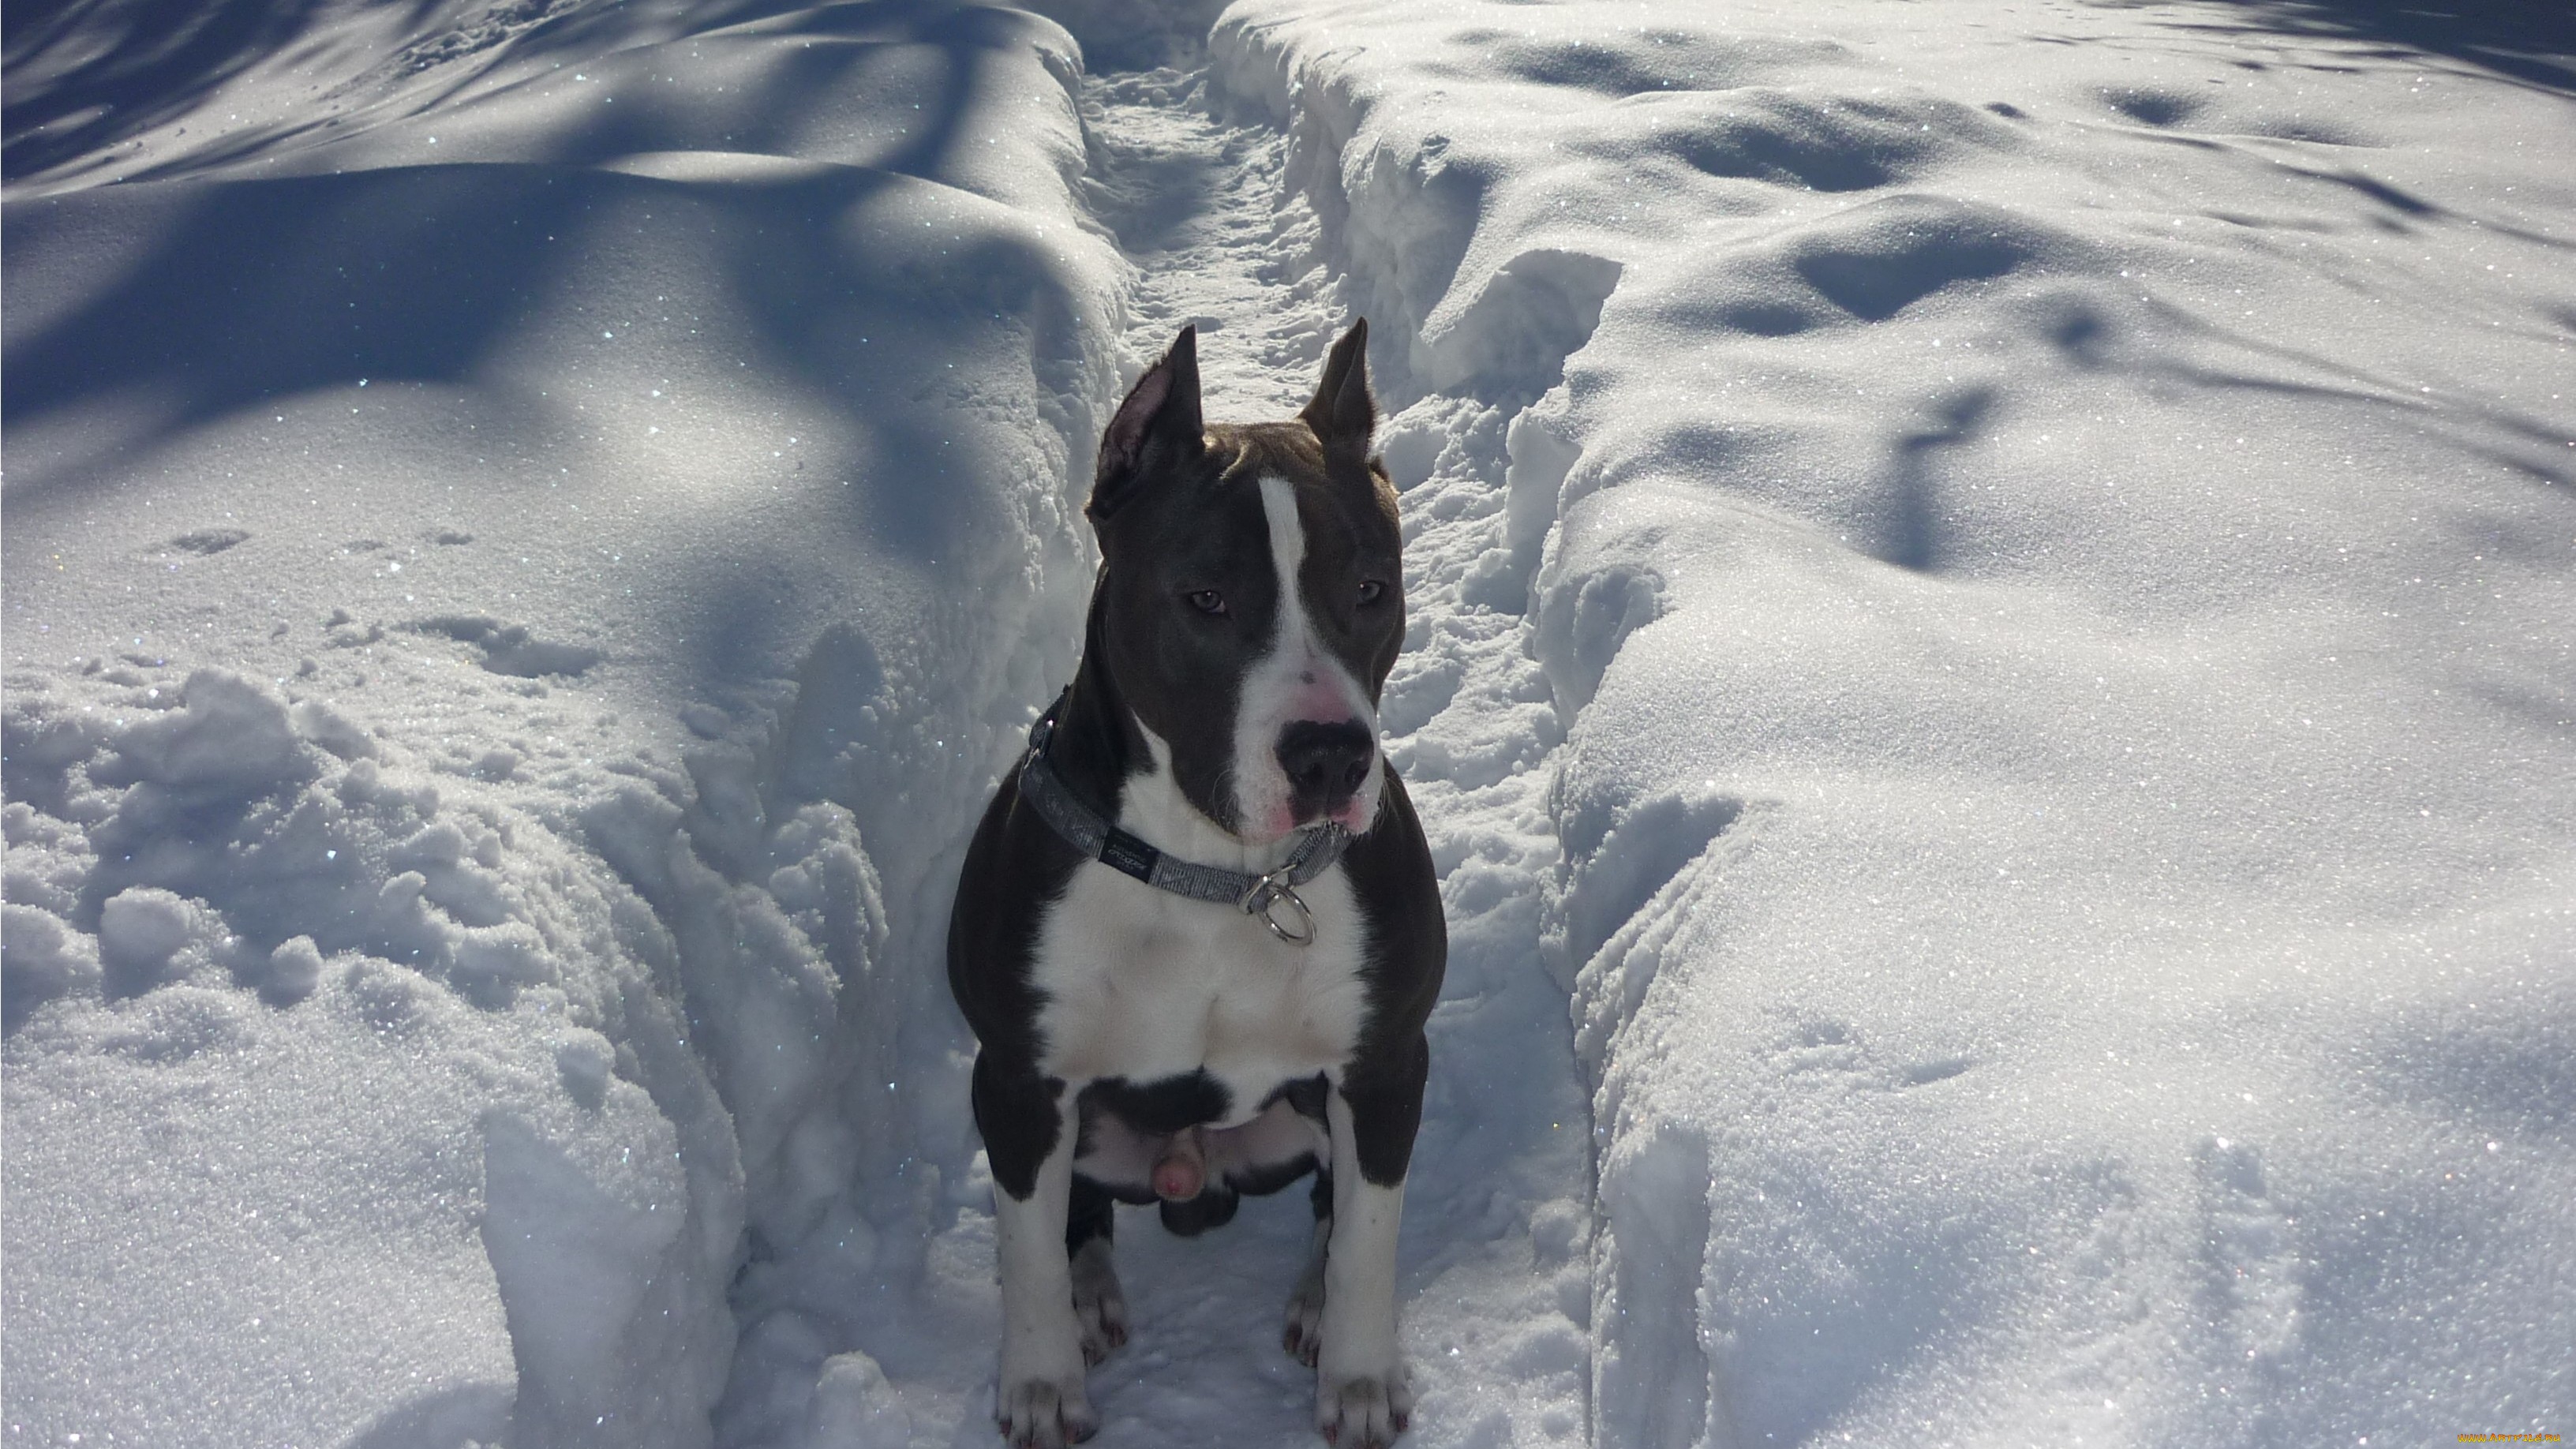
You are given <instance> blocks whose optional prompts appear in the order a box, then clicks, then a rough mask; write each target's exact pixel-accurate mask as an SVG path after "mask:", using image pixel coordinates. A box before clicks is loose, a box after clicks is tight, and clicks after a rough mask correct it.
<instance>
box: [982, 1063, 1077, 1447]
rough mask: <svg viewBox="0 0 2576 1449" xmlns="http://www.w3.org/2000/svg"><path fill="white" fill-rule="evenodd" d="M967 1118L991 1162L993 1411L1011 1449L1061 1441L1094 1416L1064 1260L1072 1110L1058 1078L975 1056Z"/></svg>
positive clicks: (1073, 1126)
mask: <svg viewBox="0 0 2576 1449" xmlns="http://www.w3.org/2000/svg"><path fill="white" fill-rule="evenodd" d="M975 1125H976V1126H977V1127H978V1128H980V1129H981V1130H982V1132H983V1134H984V1151H985V1156H986V1159H987V1160H988V1161H989V1162H990V1163H991V1164H992V1169H993V1227H994V1238H995V1243H996V1247H997V1256H998V1257H999V1258H1000V1260H1001V1270H1002V1371H1001V1378H1000V1379H999V1380H998V1381H997V1383H996V1386H995V1389H994V1402H993V1417H994V1418H995V1419H996V1420H998V1421H999V1422H1000V1424H1001V1428H1002V1437H1003V1438H1005V1439H1007V1440H1009V1441H1010V1443H1011V1444H1012V1445H1013V1446H1015V1449H1061V1446H1063V1445H1066V1444H1079V1443H1081V1442H1082V1441H1083V1440H1085V1439H1088V1438H1090V1437H1091V1436H1092V1433H1093V1432H1094V1431H1095V1430H1097V1429H1098V1428H1099V1427H1100V1421H1099V1419H1098V1418H1097V1417H1095V1416H1094V1415H1093V1414H1092V1412H1091V1398H1090V1395H1089V1394H1088V1393H1086V1392H1085V1391H1084V1387H1083V1363H1082V1325H1081V1323H1080V1321H1079V1320H1077V1319H1076V1318H1075V1317H1074V1312H1073V1278H1072V1274H1071V1272H1070V1270H1069V1268H1068V1265H1067V1263H1066V1260H1065V1249H1064V1228H1065V1211H1066V1207H1067V1204H1068V1202H1069V1201H1070V1199H1071V1197H1072V1191H1073V1154H1074V1143H1075V1138H1076V1135H1077V1133H1078V1132H1079V1130H1080V1125H1081V1124H1080V1119H1079V1117H1078V1115H1077V1109H1076V1107H1075V1105H1074V1094H1073V1093H1072V1092H1071V1091H1069V1090H1067V1089H1066V1086H1065V1084H1064V1083H1063V1082H1060V1081H1052V1080H1048V1079H1045V1078H1041V1077H1039V1076H1038V1075H1037V1074H1036V1073H1035V1072H1034V1071H1027V1072H1009V1071H1006V1070H1004V1069H1001V1068H999V1067H998V1066H997V1065H995V1064H994V1061H993V1057H992V1054H991V1053H989V1052H987V1053H985V1054H983V1055H981V1056H978V1057H977V1058H976V1059H975Z"/></svg>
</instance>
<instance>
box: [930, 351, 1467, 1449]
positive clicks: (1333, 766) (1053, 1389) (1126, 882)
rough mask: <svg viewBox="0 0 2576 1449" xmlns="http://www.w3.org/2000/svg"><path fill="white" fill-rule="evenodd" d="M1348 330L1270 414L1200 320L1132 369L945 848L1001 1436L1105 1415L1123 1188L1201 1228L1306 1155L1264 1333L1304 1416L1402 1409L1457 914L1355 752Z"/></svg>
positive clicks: (1170, 1222) (1358, 641) (1354, 463)
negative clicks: (1407, 1188) (1245, 398)
mask: <svg viewBox="0 0 2576 1449" xmlns="http://www.w3.org/2000/svg"><path fill="white" fill-rule="evenodd" d="M1367 339H1368V326H1367V323H1365V322H1361V323H1359V324H1358V325H1355V326H1354V327H1352V328H1351V330H1350V332H1349V333H1348V334H1347V335H1345V336H1344V337H1343V338H1342V339H1341V341H1340V342H1339V343H1338V344H1337V345H1335V347H1334V348H1333V351H1332V355H1331V357H1330V358H1329V359H1328V360H1327V361H1326V363H1325V365H1324V377H1323V382H1322V385H1321V386H1319V387H1318V388H1317V389H1316V391H1315V398H1314V401H1312V402H1310V403H1308V404H1307V405H1306V409H1305V411H1304V412H1303V413H1301V414H1299V415H1298V417H1297V418H1296V419H1295V420H1293V421H1290V422H1284V423H1258V424H1248V425H1229V424H1217V425H1213V426H1211V425H1208V424H1205V423H1203V422H1202V421H1201V419H1200V416H1199V372H1198V341H1197V335H1196V332H1195V330H1194V329H1193V330H1184V331H1183V332H1182V333H1181V335H1180V337H1179V339H1178V340H1177V341H1175V342H1174V343H1173V344H1172V347H1171V350H1170V351H1169V352H1167V353H1165V354H1164V355H1163V358H1162V360H1161V361H1160V362H1157V363H1156V364H1155V365H1154V366H1153V367H1152V368H1151V369H1150V370H1148V371H1147V372H1146V373H1145V375H1144V376H1143V377H1142V378H1141V379H1139V380H1138V381H1137V383H1136V387H1135V390H1134V391H1132V392H1131V393H1129V394H1128V397H1127V400H1126V402H1125V403H1124V404H1122V405H1121V406H1120V407H1119V409H1118V414H1117V416H1116V417H1115V418H1113V419H1111V421H1110V424H1109V427H1108V430H1107V432H1106V433H1104V434H1103V436H1102V437H1101V440H1100V464H1099V471H1098V473H1097V475H1096V476H1095V480H1094V482H1093V484H1092V491H1091V502H1090V505H1089V507H1088V508H1087V510H1086V511H1087V512H1088V514H1089V515H1090V518H1091V521H1092V525H1093V527H1094V528H1095V529H1096V530H1097V531H1098V533H1099V536H1100V552H1101V565H1100V575H1099V578H1098V580H1097V582H1096V583H1095V584H1094V587H1093V591H1092V597H1091V613H1090V619H1089V623H1088V624H1087V626H1086V629H1085V633H1084V636H1083V652H1082V662H1081V664H1080V666H1079V667H1078V668H1077V669H1076V670H1075V672H1074V678H1073V684H1072V685H1071V687H1069V688H1068V689H1066V690H1065V692H1064V694H1063V696H1062V697H1061V698H1059V699H1058V700H1057V701H1056V703H1055V706H1054V708H1053V709H1051V710H1049V711H1048V713H1047V716H1046V718H1045V719H1043V720H1041V721H1040V722H1039V724H1038V726H1037V728H1036V729H1035V730H1033V731H1032V732H1031V736H1030V744H1029V752H1028V754H1027V755H1026V756H1024V757H1023V759H1022V762H1021V766H1020V768H1019V770H1018V771H1016V772H1015V773H1014V774H1013V776H1012V777H1011V778H1009V779H1006V780H1004V781H1003V782H1002V786H1001V789H1000V790H999V791H997V792H996V793H995V795H994V797H993V803H992V806H991V807H990V808H989V809H988V810H986V811H985V813H984V820H983V824H982V825H981V827H979V828H978V829H977V831H976V832H975V840H974V843H973V845H972V846H970V847H969V849H968V851H967V855H966V867H965V874H964V877H963V879H962V880H961V881H960V882H959V884H958V889H957V905H956V912H955V915H954V916H953V917H952V919H951V920H950V922H949V928H948V975H949V983H950V986H951V987H952V989H954V991H955V992H956V994H957V1004H958V1005H959V1007H961V1008H962V1009H963V1010H964V1011H965V1014H966V1020H967V1021H968V1023H969V1024H971V1025H972V1026H973V1027H974V1029H975V1036H976V1039H977V1041H978V1042H979V1043H980V1044H981V1047H982V1051H981V1052H980V1054H979V1055H978V1056H977V1057H976V1058H975V1085H974V1100H975V1123H976V1125H977V1126H978V1127H979V1128H981V1129H982V1131H983V1134H984V1145H985V1149H986V1154H987V1156H988V1158H989V1159H990V1161H991V1163H992V1172H993V1185H994V1212H995V1216H996V1231H997V1236H998V1239H999V1255H1000V1258H1001V1275H1002V1319H1003V1323H1002V1363H1001V1378H1000V1382H999V1388H998V1392H997V1397H996V1402H995V1405H994V1413H995V1417H997V1418H998V1419H999V1420H1000V1421H1001V1427H1002V1433H1003V1435H1004V1436H1005V1437H1006V1438H1008V1439H1009V1440H1010V1441H1011V1443H1012V1444H1014V1445H1030V1446H1054V1445H1059V1444H1063V1443H1067V1442H1079V1441H1080V1440H1082V1439H1085V1438H1088V1437H1089V1436H1090V1435H1091V1433H1092V1431H1093V1430H1094V1429H1095V1428H1096V1427H1097V1425H1098V1420H1097V1418H1096V1417H1095V1416H1094V1415H1093V1413H1092V1409H1091V1402H1090V1399H1089V1396H1088V1395H1087V1394H1086V1393H1085V1391H1084V1383H1083V1374H1084V1369H1085V1367H1086V1365H1088V1364H1091V1363H1097V1362H1099V1361H1100V1360H1101V1359H1102V1358H1103V1357H1105V1356H1106V1355H1107V1354H1108V1353H1109V1351H1110V1350H1111V1349H1113V1348H1116V1347H1117V1346H1118V1345H1119V1344H1121V1343H1123V1342H1125V1341H1126V1337H1127V1321H1126V1320H1127V1306H1126V1301H1125V1299H1124V1298H1122V1297H1121V1295H1120V1292H1119V1287H1118V1275H1117V1272H1116V1270H1115V1269H1114V1268H1113V1267H1112V1266H1111V1263H1110V1227H1111V1223H1112V1219H1113V1216H1114V1212H1115V1204H1117V1203H1119V1202H1129V1203H1138V1204H1142V1203H1147V1202H1155V1201H1157V1200H1159V1201H1160V1203H1161V1213H1162V1219H1163V1224H1164V1226H1165V1227H1167V1228H1170V1229H1171V1230H1172V1231H1174V1232H1179V1233H1184V1234H1188V1233H1197V1232H1200V1231H1203V1230H1205V1229H1207V1228H1210V1227H1213V1226H1215V1225H1217V1224H1219V1223H1223V1222H1225V1221H1226V1220H1227V1219H1228V1218H1231V1217H1232V1216H1233V1215H1234V1210H1235V1205H1236V1201H1237V1198H1238V1196H1239V1195H1240V1194H1242V1193H1247V1192H1251V1193H1267V1192H1275V1191H1277V1190H1279V1189H1280V1188H1282V1187H1285V1186H1287V1185H1288V1184H1289V1183H1292V1182H1294V1181H1296V1180H1297V1179H1299V1178H1301V1177H1303V1176H1305V1175H1306V1174H1307V1173H1308V1172H1309V1171H1313V1172H1316V1173H1317V1174H1318V1180H1317V1182H1316V1184H1315V1190H1314V1201H1315V1248H1314V1255H1313V1258H1312V1260H1311V1261H1310V1262H1309V1263H1308V1265H1307V1268H1306V1271H1305V1274H1304V1276H1303V1278H1302V1279H1301V1280H1300V1281H1299V1283H1298V1284H1297V1287H1296V1289H1295V1291H1294V1293H1293V1294H1292V1295H1291V1296H1290V1298H1289V1300H1288V1315H1287V1328H1286V1332H1285V1334H1284V1336H1283V1339H1284V1342H1285V1344H1286V1346H1287V1348H1288V1350H1289V1352H1291V1353H1293V1354H1296V1355H1297V1356H1298V1357H1299V1358H1301V1359H1303V1360H1304V1361H1305V1362H1307V1363H1309V1364H1312V1365H1314V1366H1315V1367H1316V1388H1315V1420H1316V1425H1317V1427H1318V1428H1319V1429H1321V1431H1322V1432H1323V1435H1324V1437H1325V1438H1326V1439H1327V1440H1330V1441H1332V1442H1333V1443H1335V1444H1336V1445H1338V1446H1340V1449H1376V1446H1382V1445H1386V1444H1389V1443H1391V1442H1393V1440H1394V1439H1395V1437H1396V1436H1397V1435H1398V1434H1401V1433H1402V1432H1403V1431H1404V1427H1405V1420H1406V1416H1407V1414H1408V1413H1409V1412H1410V1411H1411V1408H1412V1391H1411V1389H1410V1388H1409V1387H1408V1385H1407V1383H1406V1374H1405V1366H1404V1361H1403V1357H1402V1354H1401V1352H1400V1351H1399V1349H1398V1347H1397V1343H1396V1305H1395V1240H1396V1222H1397V1218H1398V1216H1399V1214H1400V1213H1401V1211H1402V1209H1403V1205H1404V1179H1405V1172H1406V1167H1407V1164H1408V1163H1409V1161H1410V1160H1411V1157H1412V1153H1413V1136H1414V1128H1415V1126H1416V1124H1417V1123H1418V1122H1419V1121H1420V1120H1421V1115H1422V1087H1423V1080H1424V1077H1425V1075H1426V1074H1427V1073H1428V1071H1429V1070H1430V1060H1431V1059H1430V1048H1429V1046H1428V1045H1427V1043H1426V1042H1425V1041H1424V1039H1423V1022H1424V1021H1425V1019H1426V1018H1428V1016H1429V1015H1430V1012H1431V1007H1432V1004H1433V1002H1434V1001H1435V1000H1436V999H1437V997H1438V996H1439V992H1440V976H1441V971H1442V968H1443V965H1444V963H1445V961H1446V959H1447V952H1448V937H1447V928H1446V926H1445V925H1444V923H1443V921H1442V919H1441V914H1440V895H1439V889H1438V885H1437V882H1436V881H1435V879H1434V878H1433V875H1432V869H1431V857H1430V852H1429V851H1428V850H1427V849H1426V848H1425V846H1424V844H1423V838H1422V827H1421V825H1420V823H1419V822H1418V821H1417V820H1416V819H1415V818H1414V814H1413V807H1412V806H1411V804H1409V803H1408V802H1407V801H1406V799H1405V795H1404V787H1403V785H1402V784H1400V783H1399V782H1398V781H1397V779H1396V776H1395V772H1394V771H1393V770H1392V769H1390V768H1388V766H1387V763H1386V760H1385V758H1384V757H1383V756H1382V755H1381V754H1380V753H1379V751H1378V745H1377V701H1378V694H1379V691H1380V690H1381V689H1382V688H1383V687H1384V686H1385V684H1386V676H1387V671H1388V670H1389V669H1390V668H1392V667H1393V666H1394V663H1395V656H1396V651H1397V649H1398V648H1399V647H1400V646H1401V644H1402V642H1403V639H1404V596H1403V588H1402V583H1403V572H1402V569H1401V566H1400V563H1399V560H1398V550H1399V548H1400V540H1399V536H1398V533H1397V529H1396V513H1395V489H1394V486H1393V485H1392V484H1391V483H1389V482H1388V480H1387V476H1386V472H1385V470H1384V468H1383V467H1382V466H1380V465H1379V464H1378V463H1377V461H1376V460H1375V459H1373V458H1372V457H1371V456H1370V454H1369V440H1370V434H1371V433H1372V432H1373V431H1374V429H1375V427H1376V422H1377V408H1376V404H1375V402H1374V401H1373V400H1372V399H1371V398H1370V396H1369V387H1368V368H1367V362H1366V360H1365V356H1364V354H1365V351H1366V344H1367Z"/></svg>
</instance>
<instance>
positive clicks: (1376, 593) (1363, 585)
mask: <svg viewBox="0 0 2576 1449" xmlns="http://www.w3.org/2000/svg"><path fill="white" fill-rule="evenodd" d="M1385 597H1386V585H1384V584H1381V583H1379V582H1378V581H1377V580H1375V579H1362V580H1360V607H1362V608H1366V607H1368V606H1369V605H1371V604H1374V603H1376V602H1377V601H1378V600H1380V599H1382V598H1385Z"/></svg>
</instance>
